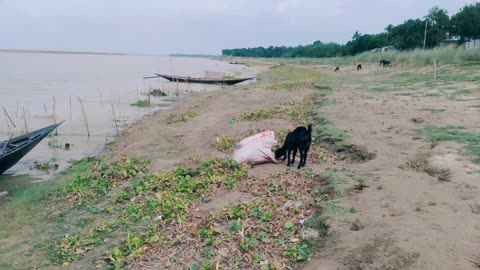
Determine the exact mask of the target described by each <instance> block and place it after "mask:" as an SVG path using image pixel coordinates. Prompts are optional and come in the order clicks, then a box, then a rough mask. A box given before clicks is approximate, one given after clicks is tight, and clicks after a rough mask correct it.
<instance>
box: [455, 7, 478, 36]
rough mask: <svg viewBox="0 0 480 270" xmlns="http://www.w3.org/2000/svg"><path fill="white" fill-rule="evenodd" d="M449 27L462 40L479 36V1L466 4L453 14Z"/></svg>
mask: <svg viewBox="0 0 480 270" xmlns="http://www.w3.org/2000/svg"><path fill="white" fill-rule="evenodd" d="M450 29H451V31H452V34H453V35H456V36H458V37H460V38H461V39H462V40H465V39H478V38H480V3H475V4H471V5H467V6H465V7H463V9H462V10H461V11H460V12H458V13H457V14H455V15H453V16H452V20H451V28H450Z"/></svg>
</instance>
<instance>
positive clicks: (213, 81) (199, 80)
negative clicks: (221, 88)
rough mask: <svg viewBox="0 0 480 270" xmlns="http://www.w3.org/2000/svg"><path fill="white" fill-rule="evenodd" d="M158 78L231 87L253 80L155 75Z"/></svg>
mask: <svg viewBox="0 0 480 270" xmlns="http://www.w3.org/2000/svg"><path fill="white" fill-rule="evenodd" d="M155 75H157V76H158V77H162V78H164V79H167V80H169V81H171V82H188V83H205V84H228V85H233V84H237V83H241V82H244V81H248V80H251V79H253V78H192V77H184V76H173V75H165V74H158V73H155Z"/></svg>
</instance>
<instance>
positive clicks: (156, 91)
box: [148, 89, 168, 97]
mask: <svg viewBox="0 0 480 270" xmlns="http://www.w3.org/2000/svg"><path fill="white" fill-rule="evenodd" d="M148 94H149V95H151V96H154V97H165V96H168V94H167V93H166V92H165V91H163V90H162V89H151V90H150V91H149V92H148Z"/></svg>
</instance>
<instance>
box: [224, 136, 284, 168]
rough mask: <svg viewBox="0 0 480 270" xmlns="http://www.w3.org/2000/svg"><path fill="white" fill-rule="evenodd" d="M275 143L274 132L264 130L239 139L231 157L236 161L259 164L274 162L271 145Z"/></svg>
mask: <svg viewBox="0 0 480 270" xmlns="http://www.w3.org/2000/svg"><path fill="white" fill-rule="evenodd" d="M275 144H277V141H276V140H275V132H273V131H264V132H262V133H258V134H256V135H253V136H250V137H247V138H245V139H243V140H241V141H240V142H239V143H238V144H237V146H236V147H235V151H234V152H233V159H234V160H235V161H237V162H238V163H253V164H261V163H265V162H274V163H277V161H276V160H275V154H274V153H273V152H272V147H273V146H274V145H275Z"/></svg>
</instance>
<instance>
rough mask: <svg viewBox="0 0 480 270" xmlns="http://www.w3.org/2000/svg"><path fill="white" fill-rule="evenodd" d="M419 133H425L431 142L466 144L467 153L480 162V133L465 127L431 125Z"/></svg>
mask: <svg viewBox="0 0 480 270" xmlns="http://www.w3.org/2000/svg"><path fill="white" fill-rule="evenodd" d="M419 133H420V134H422V135H425V136H426V137H427V138H428V139H429V140H430V142H432V143H439V142H448V141H449V142H456V143H459V144H463V145H465V152H466V154H467V155H471V156H473V157H474V162H476V163H480V135H479V134H476V133H472V132H468V131H467V130H466V129H465V128H464V127H458V126H446V127H433V126H429V127H426V128H424V129H422V130H419Z"/></svg>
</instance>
